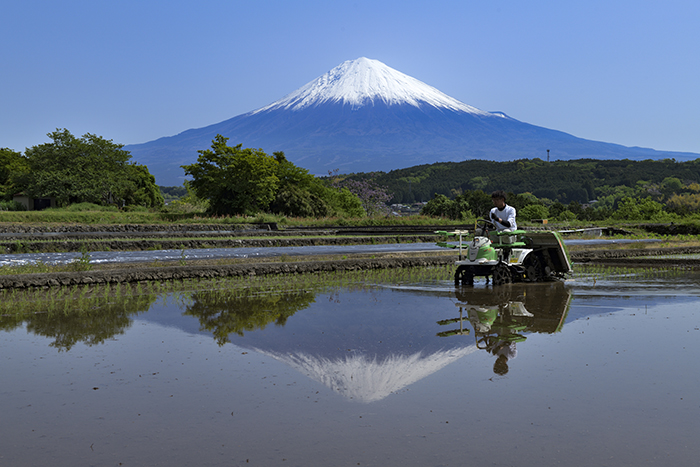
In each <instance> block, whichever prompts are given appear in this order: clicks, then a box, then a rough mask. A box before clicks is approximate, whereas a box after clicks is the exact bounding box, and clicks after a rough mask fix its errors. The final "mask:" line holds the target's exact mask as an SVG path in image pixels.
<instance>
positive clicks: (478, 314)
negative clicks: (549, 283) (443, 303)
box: [468, 303, 532, 375]
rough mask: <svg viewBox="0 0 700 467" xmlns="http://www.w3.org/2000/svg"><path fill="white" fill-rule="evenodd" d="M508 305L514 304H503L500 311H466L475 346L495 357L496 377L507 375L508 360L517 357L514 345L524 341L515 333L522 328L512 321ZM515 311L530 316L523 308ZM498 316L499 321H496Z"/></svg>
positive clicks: (474, 308) (472, 309)
mask: <svg viewBox="0 0 700 467" xmlns="http://www.w3.org/2000/svg"><path fill="white" fill-rule="evenodd" d="M509 305H510V306H513V305H515V303H507V304H505V305H504V306H503V308H504V309H503V310H501V309H500V308H501V307H500V306H499V307H494V308H482V307H470V308H469V310H468V313H469V321H471V323H472V326H474V331H475V333H476V346H477V347H478V348H480V349H484V350H486V351H488V352H489V353H491V354H493V355H495V356H496V357H497V358H496V362H495V363H494V364H493V372H494V373H496V374H498V375H505V374H506V373H508V360H512V359H514V358H515V357H516V356H517V355H518V351H517V349H516V348H515V343H516V342H518V341H523V340H525V337H523V336H521V335H520V334H517V333H516V331H519V330H522V329H521V328H524V326H519V324H518V323H516V322H515V321H514V320H513V319H512V316H511V313H510V311H511V310H509V308H510V306H509ZM515 308H519V307H517V306H516V307H515ZM517 311H518V312H519V314H522V315H523V316H527V315H529V316H532V314H530V313H528V312H527V310H525V309H524V308H523V309H522V310H517ZM499 312H500V313H499ZM499 315H500V318H501V319H499V320H498V321H496V320H497V319H498V318H499Z"/></svg>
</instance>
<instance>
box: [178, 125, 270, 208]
mask: <svg viewBox="0 0 700 467" xmlns="http://www.w3.org/2000/svg"><path fill="white" fill-rule="evenodd" d="M227 141H228V138H225V137H223V136H221V135H216V138H214V140H213V141H212V145H211V149H207V150H201V151H199V157H198V158H197V162H196V163H194V164H190V165H183V166H182V168H183V169H185V174H186V175H191V176H192V181H191V182H190V183H191V186H192V188H193V189H194V191H195V193H196V194H197V196H199V197H200V198H204V199H208V200H209V203H210V210H211V211H212V212H213V213H215V214H228V215H231V214H244V215H252V214H255V213H257V212H260V211H266V210H267V209H268V207H269V205H270V203H271V202H272V201H273V200H274V199H275V193H277V189H278V187H279V183H280V180H279V178H278V177H277V166H278V162H277V161H276V160H275V158H273V157H271V156H268V155H267V154H265V153H264V152H263V151H262V150H260V149H257V150H256V149H250V148H246V149H243V148H242V145H241V144H239V145H237V146H235V147H231V146H228V145H227V144H226V142H227Z"/></svg>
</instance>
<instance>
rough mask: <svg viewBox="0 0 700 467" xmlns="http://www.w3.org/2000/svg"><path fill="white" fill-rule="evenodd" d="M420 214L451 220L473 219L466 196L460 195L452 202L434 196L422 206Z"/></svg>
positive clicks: (438, 195)
mask: <svg viewBox="0 0 700 467" xmlns="http://www.w3.org/2000/svg"><path fill="white" fill-rule="evenodd" d="M421 214H424V215H426V216H435V217H446V218H448V219H452V220H467V219H473V218H474V214H473V211H472V209H471V205H470V203H469V196H468V195H460V196H457V197H456V198H455V199H454V200H451V199H449V198H448V197H447V196H445V195H440V194H436V195H435V197H434V198H433V199H431V200H430V201H428V202H427V203H426V205H425V206H423V209H422V210H421Z"/></svg>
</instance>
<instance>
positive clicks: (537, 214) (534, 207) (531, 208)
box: [518, 204, 549, 221]
mask: <svg viewBox="0 0 700 467" xmlns="http://www.w3.org/2000/svg"><path fill="white" fill-rule="evenodd" d="M547 217H549V210H548V209H547V208H546V207H544V206H542V205H541V204H528V205H527V206H525V207H524V208H522V209H521V210H519V211H518V218H519V219H522V220H525V221H531V220H532V219H546V218H547Z"/></svg>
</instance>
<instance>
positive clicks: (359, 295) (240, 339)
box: [0, 271, 700, 466]
mask: <svg viewBox="0 0 700 467" xmlns="http://www.w3.org/2000/svg"><path fill="white" fill-rule="evenodd" d="M18 303H19V302H18ZM18 306H19V305H18ZM64 308H65V307H64ZM86 308H87V307H86ZM0 324H1V326H2V329H3V331H0V374H1V375H2V382H1V383H0V413H1V414H2V418H1V420H2V422H1V423H0V465H66V466H68V465H70V466H73V465H168V466H172V465H226V466H232V465H233V466H237V465H241V466H243V465H245V466H248V465H263V466H269V465H275V466H276V465H290V466H329V465H365V466H367V465H369V466H405V465H411V466H414V465H415V466H426V465H431V466H440V465H499V466H500V465H518V466H535V465H537V466H542V465H567V466H593V465H595V466H603V465H610V466H625V465H629V466H640V465H694V464H695V462H696V459H697V457H698V455H700V446H699V445H698V443H697V441H696V438H697V433H698V432H699V430H700V392H699V391H698V387H699V386H700V371H699V370H700V363H698V358H697V357H698V355H700V278H699V277H698V276H697V275H687V274H676V273H668V274H666V275H661V276H658V275H656V276H654V277H647V276H644V275H637V274H632V273H630V272H629V271H627V272H625V273H624V274H620V275H611V274H598V275H594V274H591V275H579V276H578V277H577V278H576V280H574V281H570V282H568V283H566V284H533V285H529V286H517V287H516V286H511V287H501V288H495V289H494V288H491V287H489V286H486V285H484V284H483V283H482V284H477V285H476V286H475V287H474V288H473V289H455V288H454V287H453V286H451V284H450V281H431V280H423V281H420V280H419V281H385V282H375V283H368V284H364V285H363V286H362V287H359V286H357V285H349V286H347V287H335V288H328V289H324V290H322V291H320V290H313V289H309V290H305V291H298V292H295V293H291V294H285V295H275V294H266V295H264V296H262V297H258V298H251V297H238V298H237V297H235V296H233V295H226V294H213V293H209V292H208V291H207V283H206V282H202V283H201V284H200V287H199V288H195V289H194V290H193V291H192V293H187V294H171V295H162V296H154V297H149V298H146V297H140V298H139V297H136V298H134V297H132V298H130V299H128V300H126V299H124V300H118V299H113V300H110V301H108V302H105V303H103V304H101V305H99V306H95V305H91V306H90V309H84V310H76V309H67V310H66V311H64V312H62V313H55V312H54V313H37V314H33V315H31V316H29V317H28V318H24V319H14V318H12V317H11V316H9V315H8V316H3V317H2V318H1V320H0Z"/></svg>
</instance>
